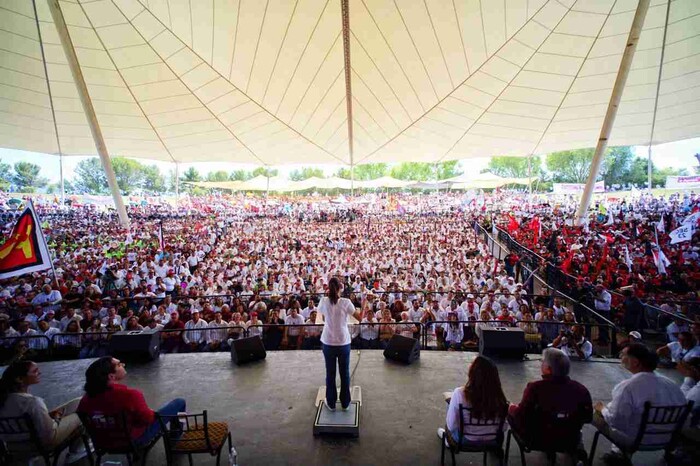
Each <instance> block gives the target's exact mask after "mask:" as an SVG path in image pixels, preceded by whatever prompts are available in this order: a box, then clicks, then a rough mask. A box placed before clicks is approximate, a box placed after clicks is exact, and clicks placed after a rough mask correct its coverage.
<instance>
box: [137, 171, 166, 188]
mask: <svg viewBox="0 0 700 466" xmlns="http://www.w3.org/2000/svg"><path fill="white" fill-rule="evenodd" d="M142 172H143V189H144V190H145V191H149V192H152V193H163V192H165V191H166V190H167V184H166V182H165V177H164V176H163V174H162V173H161V172H160V170H159V169H158V166H157V165H145V166H143V167H142Z"/></svg>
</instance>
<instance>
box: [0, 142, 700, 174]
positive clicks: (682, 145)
mask: <svg viewBox="0 0 700 466" xmlns="http://www.w3.org/2000/svg"><path fill="white" fill-rule="evenodd" d="M0 145H2V142H1V141H0ZM647 151H648V147H647V146H635V147H634V152H635V154H636V155H638V156H640V157H644V158H646V157H647V153H648V152H647ZM697 153H700V138H695V139H686V140H683V141H677V142H671V143H667V144H659V145H656V146H653V147H652V159H653V161H654V166H656V167H659V168H666V167H672V168H678V169H681V168H685V169H687V170H688V172H689V173H691V174H692V173H694V171H693V168H694V167H697V166H698V161H697V159H696V158H695V157H694V154H697ZM86 158H89V157H64V158H63V160H64V162H63V170H64V176H65V178H66V179H67V180H72V179H73V176H74V170H75V167H76V166H77V165H78V163H80V161H81V160H84V159H86ZM0 160H1V161H2V162H4V163H9V164H10V165H14V164H15V163H16V162H20V161H26V162H32V163H35V164H38V165H40V166H41V176H43V177H46V178H48V179H49V182H50V183H57V182H58V181H59V180H60V163H59V157H57V156H54V155H49V154H39V153H35V152H24V151H17V150H12V149H2V148H0ZM139 160H140V161H141V162H142V163H145V164H148V165H152V164H155V165H157V166H158V168H160V171H161V173H163V174H164V175H167V174H168V173H169V172H170V171H171V170H173V169H174V168H175V165H174V164H173V163H168V162H160V161H155V160H144V159H139ZM488 163H489V157H477V158H472V159H468V164H469V167H470V171H474V172H476V173H478V172H479V171H481V170H482V169H484V168H486V167H487V165H488ZM191 166H194V167H195V168H196V169H197V170H198V171H199V173H201V174H202V175H203V176H204V175H206V174H207V173H209V172H212V171H218V170H225V171H227V172H229V173H230V172H232V171H234V170H241V169H242V170H253V169H255V168H256V166H257V165H253V164H240V163H225V162H206V163H203V162H199V163H183V164H180V173H183V172H184V171H185V170H187V169H188V168H189V167H191ZM301 166H308V164H305V165H293V164H289V165H280V166H275V167H273V168H276V169H277V170H279V173H280V175H282V176H287V175H288V174H289V173H290V172H291V171H292V170H295V169H297V168H300V167H301ZM460 166H461V167H464V166H466V163H465V161H462V163H460ZM315 167H318V168H321V169H323V171H324V173H325V174H326V175H331V174H333V173H334V172H335V171H336V170H338V168H341V167H342V165H331V164H326V165H322V164H319V165H315ZM475 170H477V171H475Z"/></svg>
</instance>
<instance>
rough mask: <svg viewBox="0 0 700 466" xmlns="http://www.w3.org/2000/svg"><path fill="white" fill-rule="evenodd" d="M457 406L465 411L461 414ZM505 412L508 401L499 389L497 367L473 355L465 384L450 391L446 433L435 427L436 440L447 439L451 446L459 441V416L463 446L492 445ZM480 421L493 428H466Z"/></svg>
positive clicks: (484, 358) (491, 362)
mask: <svg viewBox="0 0 700 466" xmlns="http://www.w3.org/2000/svg"><path fill="white" fill-rule="evenodd" d="M448 393H449V392H448ZM448 393H446V395H447V394H448ZM460 405H462V406H463V407H465V408H469V411H468V412H464V413H462V412H461V411H460V409H459V407H460ZM507 412H508V401H507V400H506V396H505V394H504V393H503V388H502V387H501V378H500V377H499V375H498V367H496V364H494V363H493V361H491V360H490V359H489V358H486V357H484V356H477V357H476V359H474V362H472V365H471V366H470V367H469V376H468V378H467V383H466V384H465V385H464V386H463V387H457V388H455V389H454V391H453V392H452V396H451V397H450V399H449V407H448V408H447V415H446V418H445V422H446V426H447V432H446V431H445V429H443V428H439V429H438V437H440V438H441V439H443V438H444V439H445V440H446V441H448V438H449V440H451V443H452V444H455V443H457V442H459V438H460V431H459V427H460V426H459V416H460V415H463V420H464V424H465V425H464V430H463V431H462V432H461V434H462V443H463V444H469V443H472V444H473V443H477V444H480V443H490V442H496V441H497V440H499V437H501V438H502V435H503V431H502V430H501V429H499V426H500V427H501V428H502V427H503V424H500V420H501V419H503V418H504V417H505V416H506V414H507ZM484 421H489V424H493V425H469V424H479V423H481V424H483V422H484ZM450 437H451V438H450Z"/></svg>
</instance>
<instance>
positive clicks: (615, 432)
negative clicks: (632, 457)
mask: <svg viewBox="0 0 700 466" xmlns="http://www.w3.org/2000/svg"><path fill="white" fill-rule="evenodd" d="M657 363H658V357H657V355H656V354H655V353H654V352H653V351H652V350H650V349H649V348H647V347H646V346H645V345H643V344H641V343H634V344H631V345H629V346H628V347H627V348H625V349H624V350H623V352H622V359H621V364H622V367H624V368H625V369H627V370H628V371H629V372H631V373H632V377H630V378H629V379H626V380H623V381H622V382H620V383H619V384H617V385H616V386H615V388H613V391H612V401H610V403H608V404H607V405H605V404H603V403H602V402H600V401H599V402H597V403H596V404H595V407H594V409H595V412H594V414H593V425H594V426H595V427H596V429H598V430H600V431H601V432H603V433H605V434H606V435H607V436H609V437H610V438H612V439H614V440H615V441H616V442H617V443H620V444H622V445H628V444H631V443H632V442H633V441H634V439H635V436H636V435H637V432H638V431H639V426H640V424H641V422H642V412H643V411H644V403H646V402H647V401H650V402H651V403H652V404H653V405H661V406H672V405H683V404H685V403H686V399H685V396H684V395H683V392H682V391H681V389H680V387H679V386H678V385H676V384H675V383H673V382H672V381H670V380H669V379H667V378H666V377H663V376H661V375H658V374H656V373H654V371H655V370H656V366H657ZM615 456H617V455H614V454H613V455H612V456H609V457H608V458H610V459H615Z"/></svg>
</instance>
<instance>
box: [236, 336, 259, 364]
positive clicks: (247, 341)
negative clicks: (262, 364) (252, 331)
mask: <svg viewBox="0 0 700 466" xmlns="http://www.w3.org/2000/svg"><path fill="white" fill-rule="evenodd" d="M265 356H267V353H266V352H265V345H263V341H262V338H260V337H259V336H254V337H249V338H239V339H238V340H233V342H232V343H231V360H232V361H233V362H235V363H236V364H238V365H239V366H240V365H241V364H245V363H247V362H251V361H259V360H260V359H265Z"/></svg>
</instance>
